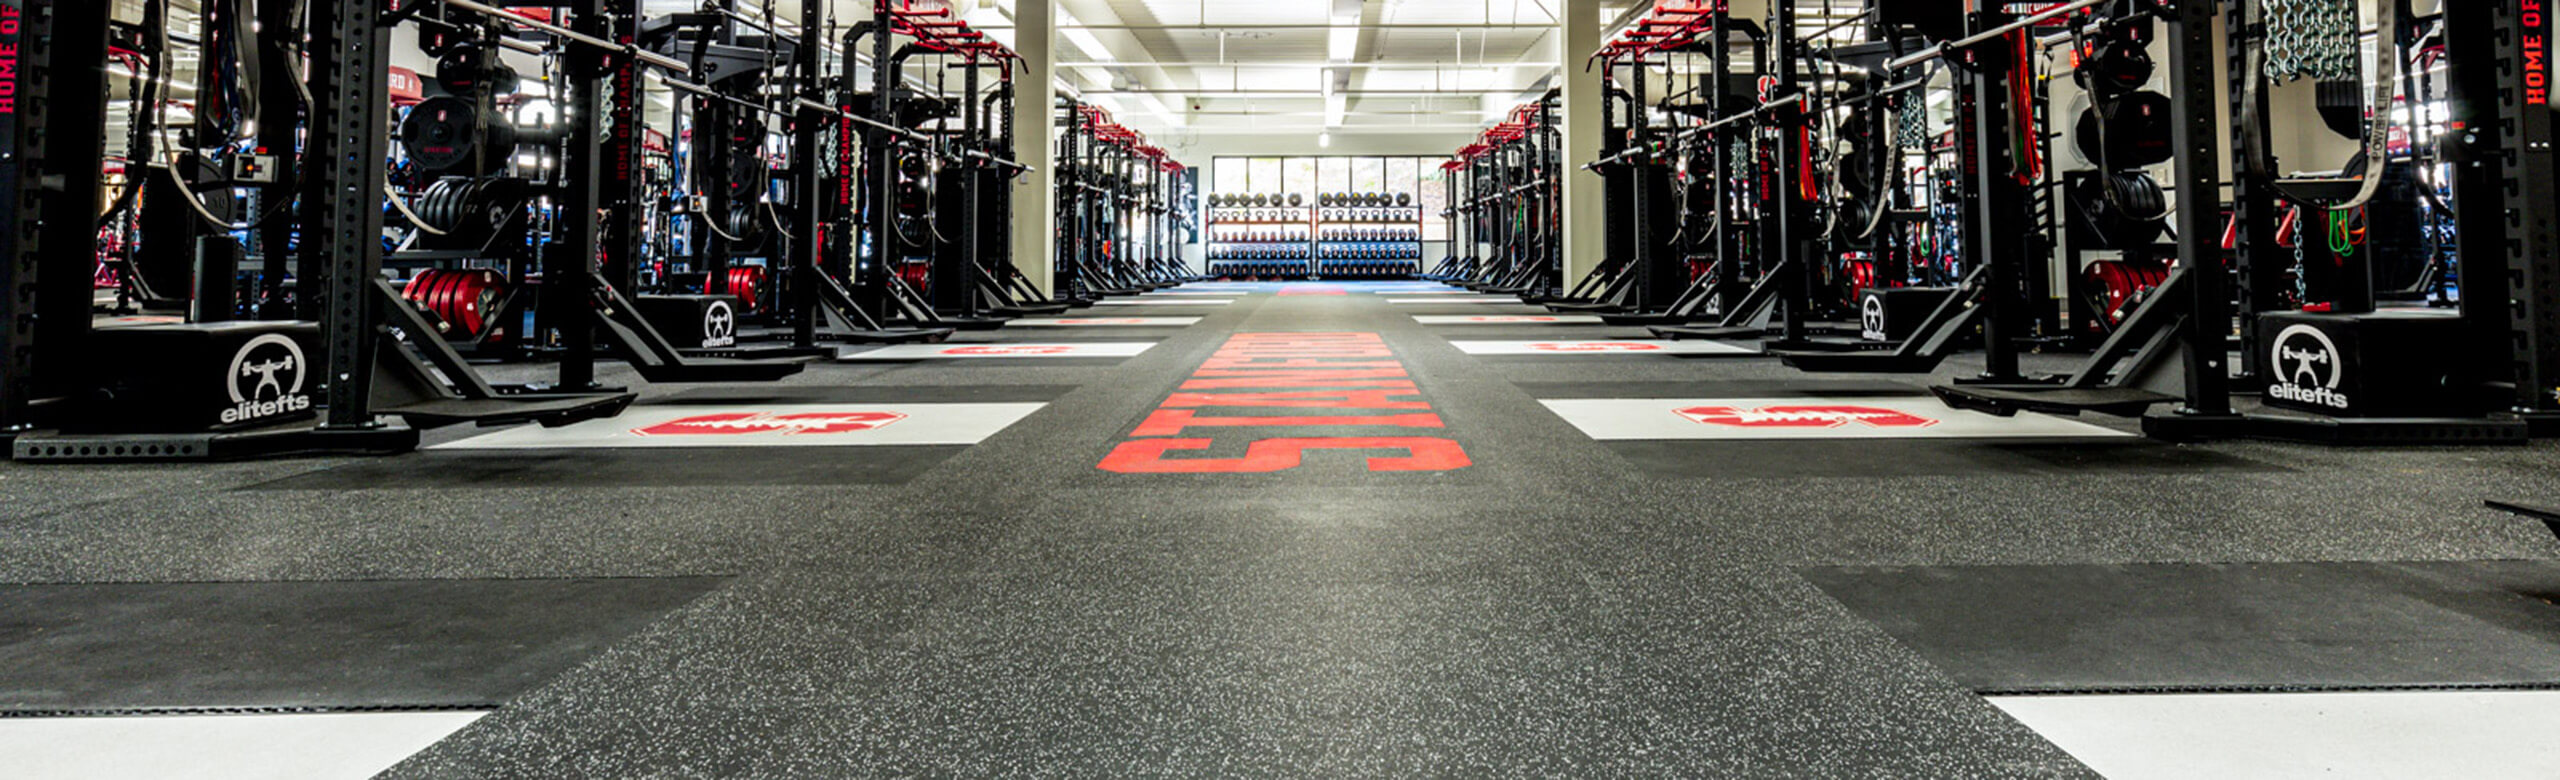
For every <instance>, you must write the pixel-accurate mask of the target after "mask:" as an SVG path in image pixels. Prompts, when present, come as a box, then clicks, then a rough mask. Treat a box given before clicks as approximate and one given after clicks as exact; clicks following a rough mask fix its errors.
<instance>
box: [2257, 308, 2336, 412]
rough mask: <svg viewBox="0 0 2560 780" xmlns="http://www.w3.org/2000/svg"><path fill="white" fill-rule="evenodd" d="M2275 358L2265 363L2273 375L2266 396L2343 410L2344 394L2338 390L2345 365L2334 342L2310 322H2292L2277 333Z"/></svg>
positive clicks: (2274, 348)
mask: <svg viewBox="0 0 2560 780" xmlns="http://www.w3.org/2000/svg"><path fill="white" fill-rule="evenodd" d="M2271 348H2272V349H2273V350H2274V353H2273V354H2272V355H2270V357H2272V358H2274V359H2273V360H2272V361H2270V362H2269V363H2268V364H2267V365H2268V367H2269V369H2270V370H2272V371H2273V372H2274V374H2275V376H2273V377H2271V378H2270V379H2271V381H2269V382H2268V383H2267V397H2269V398H2275V399H2280V400H2285V401H2294V402H2298V403H2307V404H2319V405H2321V406H2328V407H2334V408H2338V409H2344V408H2347V406H2348V400H2347V395H2346V394H2345V393H2342V392H2339V391H2338V385H2339V383H2341V382H2343V381H2345V379H2346V373H2347V367H2346V364H2345V362H2344V360H2343V357H2342V355H2341V353H2339V351H2338V344H2337V342H2334V341H2331V340H2329V334H2328V333H2326V332H2323V331H2321V330H2320V329H2319V328H2316V327H2312V326H2310V325H2294V326H2291V327H2287V328H2285V329H2284V330H2282V331H2279V332H2277V333H2276V338H2275V344H2274V346H2273V347H2271Z"/></svg>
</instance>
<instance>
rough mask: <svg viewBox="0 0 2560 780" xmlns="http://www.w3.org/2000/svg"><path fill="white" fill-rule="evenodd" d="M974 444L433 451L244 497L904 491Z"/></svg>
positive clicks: (271, 485)
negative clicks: (796, 488) (291, 493)
mask: <svg viewBox="0 0 2560 780" xmlns="http://www.w3.org/2000/svg"><path fill="white" fill-rule="evenodd" d="M968 449H969V445H966V444H947V445H946V444H930V445H926V444H919V445H897V446H878V447H824V448H813V447H716V448H714V447H706V448H699V449H695V448H686V449H663V450H649V449H564V450H431V451H426V452H417V453H411V454H408V455H402V456H399V457H396V458H384V459H379V460H367V461H358V462H355V463H349V464H347V465H344V466H339V467H336V468H330V469H322V470H320V471H314V472H311V473H308V474H298V475H294V476H291V477H286V478H284V479H279V480H275V481H271V482H264V483H260V484H256V485H251V486H248V487H246V488H242V489H243V490H363V489H368V488H511V487H599V488H612V487H629V486H633V485H650V486H657V487H692V486H703V487H755V486H788V485H804V486H806V485H900V484H905V483H906V482H907V481H908V480H911V479H915V478H916V477H917V476H919V475H922V474H924V473H925V472H927V471H931V470H932V469H933V467H935V466H938V465H941V464H942V462H943V461H945V460H949V459H950V458H951V456H953V455H958V454H960V453H962V452H966V451H968Z"/></svg>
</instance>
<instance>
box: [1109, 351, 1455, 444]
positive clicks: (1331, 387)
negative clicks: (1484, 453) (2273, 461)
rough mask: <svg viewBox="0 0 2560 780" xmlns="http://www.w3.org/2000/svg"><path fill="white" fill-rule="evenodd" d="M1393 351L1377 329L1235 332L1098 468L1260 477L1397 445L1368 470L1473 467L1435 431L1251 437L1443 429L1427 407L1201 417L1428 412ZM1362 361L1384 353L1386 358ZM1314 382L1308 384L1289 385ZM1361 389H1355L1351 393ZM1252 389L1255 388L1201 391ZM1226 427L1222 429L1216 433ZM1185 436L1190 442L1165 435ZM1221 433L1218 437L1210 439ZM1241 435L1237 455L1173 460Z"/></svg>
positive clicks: (1451, 441) (1379, 356)
mask: <svg viewBox="0 0 2560 780" xmlns="http://www.w3.org/2000/svg"><path fill="white" fill-rule="evenodd" d="M1394 357H1395V351H1394V350H1391V349H1388V348H1387V344H1386V339H1384V338H1381V337H1379V336H1378V334H1375V333H1239V334H1235V335H1234V336H1231V337H1229V338H1228V339H1227V343H1225V344H1223V345H1220V346H1219V347H1218V350H1217V351H1216V352H1215V353H1213V354H1211V355H1210V356H1209V359H1208V360H1207V361H1204V362H1202V363H1201V364H1200V367H1199V368H1198V369H1195V370H1193V371H1192V373H1191V378H1190V379H1188V380H1185V381H1184V382H1183V383H1182V386H1181V388H1180V389H1179V390H1177V391H1175V392H1173V393H1171V394H1170V395H1169V396H1168V397H1167V398H1166V399H1165V400H1164V402H1163V403H1162V404H1159V405H1158V406H1157V408H1156V410H1155V411H1153V412H1149V413H1148V414H1147V418H1146V420H1144V421H1142V422H1140V423H1139V424H1138V427H1137V429H1136V430H1133V431H1130V432H1129V437H1130V439H1131V440H1130V441H1123V442H1121V443H1120V444H1119V445H1118V446H1116V447H1114V448H1112V450H1111V452H1110V453H1109V454H1108V455H1105V456H1104V457H1103V459H1102V462H1101V463H1100V464H1097V466H1098V467H1099V468H1101V469H1103V470H1104V471H1116V472H1121V473H1128V474H1213V473H1258V472H1270V471H1286V470H1289V469H1294V468H1297V467H1298V466H1299V464H1300V463H1301V462H1303V461H1304V460H1305V453H1306V452H1307V451H1309V450H1327V449H1333V450H1359V449H1368V450H1376V449H1388V450H1402V451H1403V452H1404V454H1403V455H1401V456H1378V457H1371V458H1369V459H1368V467H1369V470H1370V471H1448V470H1451V469H1461V468H1466V467H1468V466H1472V465H1474V463H1475V462H1474V461H1473V460H1471V459H1469V458H1468V457H1467V453H1466V449H1465V448H1464V447H1461V446H1459V444H1458V443H1457V442H1456V441H1454V440H1450V439H1442V438H1433V437H1405V436H1387V437H1323V438H1309V437H1270V438H1248V437H1251V436H1253V433H1250V431H1252V430H1253V429H1257V428H1279V427H1322V426H1344V427H1356V426H1382V427H1399V428H1441V427H1446V423H1444V422H1443V421H1442V420H1441V419H1440V415H1439V414H1437V413H1434V412H1429V411H1415V412H1410V413H1404V414H1363V415H1318V416H1286V415H1282V416H1204V415H1201V414H1200V413H1199V412H1198V411H1195V410H1197V409H1200V408H1203V407H1208V408H1269V407H1283V408H1315V409H1357V410H1383V409H1415V410H1427V409H1430V408H1431V402H1430V401H1429V400H1428V399H1424V398H1422V397H1421V395H1422V394H1421V392H1420V391H1419V390H1418V389H1417V388H1416V386H1415V385H1414V382H1413V380H1412V379H1411V378H1410V377H1411V375H1410V374H1409V373H1407V371H1406V369H1405V365H1404V363H1403V362H1402V361H1398V360H1393V359H1392V358H1394ZM1363 358H1389V359H1386V360H1376V359H1366V360H1364V359H1363ZM1288 388H1311V389H1288ZM1352 388H1359V389H1352ZM1211 390H1252V391H1262V392H1203V391H1211ZM1221 431H1223V432H1224V433H1219V432H1221ZM1186 432H1189V433H1190V436H1189V437H1188V438H1169V437H1176V436H1182V435H1184V434H1185V433H1186ZM1218 436H1223V437H1225V438H1212V437H1218ZM1238 438H1245V439H1247V440H1246V442H1245V454H1244V457H1241V458H1173V459H1168V458H1166V457H1165V455H1166V454H1167V453H1173V452H1195V451H1199V450H1206V449H1210V448H1211V447H1212V446H1213V445H1215V444H1217V443H1219V442H1221V441H1233V440H1234V439H1238Z"/></svg>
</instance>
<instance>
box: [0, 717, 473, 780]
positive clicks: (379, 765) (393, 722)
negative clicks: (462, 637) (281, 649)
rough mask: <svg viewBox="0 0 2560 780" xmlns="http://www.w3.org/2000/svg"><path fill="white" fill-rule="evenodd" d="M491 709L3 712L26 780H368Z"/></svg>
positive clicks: (8, 746)
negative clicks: (37, 714) (63, 715)
mask: <svg viewBox="0 0 2560 780" xmlns="http://www.w3.org/2000/svg"><path fill="white" fill-rule="evenodd" d="M485 714H488V713H485V712H363V713H320V714H301V715H136V716H129V717H113V716H98V717H78V718H0V776H7V777H11V778H22V779H23V780H107V779H108V778H151V780H339V779H340V778H343V779H344V780H363V778H367V777H372V776H374V775H375V774H378V773H380V772H381V771H382V770H385V769H389V768H391V765H392V764H396V763H399V762H400V760H401V759H404V758H408V757H409V756H411V755H413V754H415V753H417V752H418V751H420V750H425V749H426V748H427V746H428V745H433V744H435V743H436V741H437V740H440V739H444V738H445V737H446V736H447V735H450V734H452V733H453V732H456V731H460V730H462V727H464V726H468V725H471V722H472V721H475V720H479V719H480V716H482V715H485Z"/></svg>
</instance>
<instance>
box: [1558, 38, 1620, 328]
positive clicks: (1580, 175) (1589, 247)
mask: <svg viewBox="0 0 2560 780" xmlns="http://www.w3.org/2000/svg"><path fill="white" fill-rule="evenodd" d="M1561 6H1562V13H1563V17H1564V18H1563V25H1564V35H1563V36H1562V40H1563V45H1564V50H1563V52H1562V56H1561V57H1559V61H1562V62H1568V63H1578V62H1581V61H1582V58H1583V57H1586V56H1590V54H1591V53H1592V52H1594V51H1598V50H1600V4H1599V3H1576V2H1566V3H1562V4H1561ZM1606 101H1607V96H1606V95H1605V94H1604V93H1602V92H1601V86H1600V72H1599V71H1598V70H1595V69H1585V68H1581V67H1577V66H1574V65H1567V66H1566V67H1565V68H1564V165H1563V166H1561V169H1560V170H1558V171H1557V175H1560V176H1563V177H1564V225H1563V226H1562V227H1563V228H1564V285H1565V286H1566V287H1571V286H1573V283H1574V282H1576V281H1580V280H1581V279H1582V277H1584V276H1586V275H1588V274H1590V273H1591V269H1593V268H1595V267H1598V266H1599V265H1600V259H1601V257H1602V256H1603V255H1605V254H1606V250H1607V247H1608V245H1609V237H1608V235H1607V234H1608V228H1607V226H1606V224H1605V221H1604V218H1605V217H1606V216H1607V204H1606V203H1605V201H1606V199H1607V196H1606V195H1605V194H1604V193H1606V192H1607V190H1608V184H1607V182H1605V181H1603V180H1602V179H1601V177H1599V176H1593V175H1591V174H1589V173H1585V172H1584V171H1583V169H1582V166H1585V165H1589V164H1591V163H1592V162H1595V161H1597V160H1599V159H1600V145H1601V144H1600V135H1601V132H1602V129H1601V122H1600V115H1601V112H1602V111H1604V110H1606V107H1607V104H1606Z"/></svg>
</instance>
